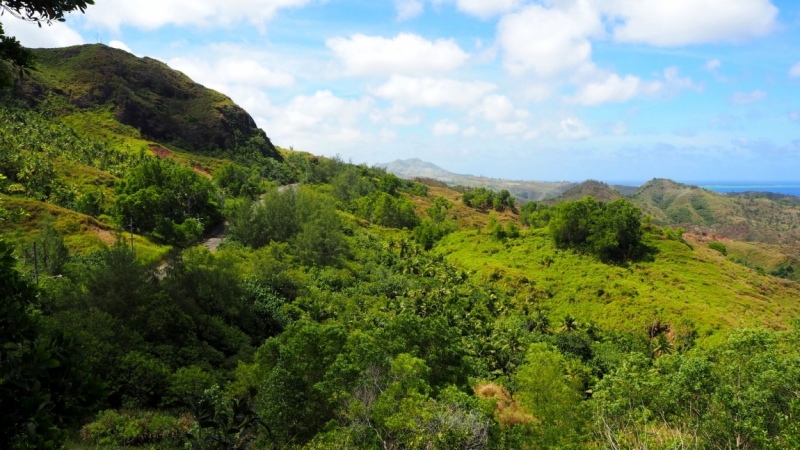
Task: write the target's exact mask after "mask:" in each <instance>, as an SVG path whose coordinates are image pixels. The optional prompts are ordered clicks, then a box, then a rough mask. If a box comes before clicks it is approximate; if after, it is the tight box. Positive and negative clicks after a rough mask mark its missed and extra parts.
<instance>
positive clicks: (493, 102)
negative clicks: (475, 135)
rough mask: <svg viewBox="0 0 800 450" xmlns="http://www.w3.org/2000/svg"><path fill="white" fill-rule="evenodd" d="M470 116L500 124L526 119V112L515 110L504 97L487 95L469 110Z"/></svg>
mask: <svg viewBox="0 0 800 450" xmlns="http://www.w3.org/2000/svg"><path fill="white" fill-rule="evenodd" d="M470 115H471V116H479V117H482V118H484V119H486V120H488V121H491V122H501V121H506V120H513V119H524V118H526V117H528V111H526V110H524V109H517V108H515V107H514V104H513V103H511V100H509V98H508V97H506V96H505V95H488V96H486V97H485V98H484V99H483V100H482V101H481V102H480V104H478V105H477V106H475V107H474V108H472V109H471V110H470Z"/></svg>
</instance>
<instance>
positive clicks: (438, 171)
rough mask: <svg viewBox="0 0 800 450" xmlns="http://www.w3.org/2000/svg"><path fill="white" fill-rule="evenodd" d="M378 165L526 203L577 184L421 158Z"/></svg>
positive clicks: (403, 175)
mask: <svg viewBox="0 0 800 450" xmlns="http://www.w3.org/2000/svg"><path fill="white" fill-rule="evenodd" d="M377 166H378V167H381V168H384V169H386V171H388V172H390V173H393V174H395V175H397V176H398V177H401V178H406V179H409V180H410V179H414V178H430V179H434V180H437V181H442V182H444V183H446V184H448V185H451V186H456V185H460V186H466V187H485V188H489V189H492V190H495V191H501V190H503V189H505V190H507V191H508V192H510V193H511V195H513V196H515V197H517V198H518V199H519V200H522V201H523V202H524V201H541V200H544V199H547V198H551V197H556V196H558V195H559V194H561V193H562V192H564V191H565V190H567V189H569V188H570V187H571V186H573V185H574V183H571V182H567V181H555V182H552V181H521V180H506V179H502V178H489V177H481V176H475V175H460V174H456V173H452V172H449V171H447V170H445V169H442V168H441V167H439V166H437V165H435V164H432V163H429V162H426V161H423V160H421V159H419V158H413V159H406V160H396V161H393V162H390V163H386V164H378V165H377Z"/></svg>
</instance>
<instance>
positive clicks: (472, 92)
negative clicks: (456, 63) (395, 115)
mask: <svg viewBox="0 0 800 450" xmlns="http://www.w3.org/2000/svg"><path fill="white" fill-rule="evenodd" d="M496 89H497V85H495V84H493V83H487V82H484V81H458V80H451V79H447V78H430V77H423V78H414V77H407V76H403V75H394V76H392V77H391V78H390V79H389V81H387V82H386V83H384V84H382V85H380V86H378V87H377V88H374V89H372V90H371V92H372V94H373V95H375V96H377V97H380V98H383V99H387V100H392V101H394V102H396V103H397V104H402V105H408V106H425V107H428V108H437V107H442V106H456V107H466V106H471V105H474V104H475V103H477V102H478V101H479V100H481V99H482V98H483V97H484V96H485V95H487V94H489V93H491V92H492V91H494V90H496Z"/></svg>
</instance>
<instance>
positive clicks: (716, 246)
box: [708, 241, 728, 256]
mask: <svg viewBox="0 0 800 450" xmlns="http://www.w3.org/2000/svg"><path fill="white" fill-rule="evenodd" d="M708 248H710V249H711V250H716V251H718V252H720V253H722V254H723V255H725V256H728V247H726V246H725V244H723V243H722V242H717V241H713V242H709V243H708Z"/></svg>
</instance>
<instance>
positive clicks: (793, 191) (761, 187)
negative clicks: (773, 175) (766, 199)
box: [688, 181, 800, 197]
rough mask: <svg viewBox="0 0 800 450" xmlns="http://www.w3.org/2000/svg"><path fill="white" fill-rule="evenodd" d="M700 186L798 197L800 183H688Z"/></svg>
mask: <svg viewBox="0 0 800 450" xmlns="http://www.w3.org/2000/svg"><path fill="white" fill-rule="evenodd" d="M688 184H693V185H695V186H700V187H701V188H703V189H708V190H709V191H714V192H719V193H721V194H724V193H726V192H747V191H756V192H774V193H776V194H787V195H796V196H798V197H800V183H797V182H766V183H765V182H746V183H743V182H734V183H729V182H714V181H712V182H708V181H706V182H693V183H688Z"/></svg>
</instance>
